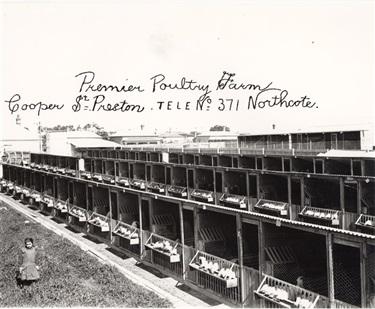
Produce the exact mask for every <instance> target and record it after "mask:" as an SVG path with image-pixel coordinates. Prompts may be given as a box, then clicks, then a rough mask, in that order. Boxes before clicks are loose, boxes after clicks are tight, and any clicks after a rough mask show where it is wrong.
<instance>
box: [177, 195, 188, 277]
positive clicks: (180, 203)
mask: <svg viewBox="0 0 375 309" xmlns="http://www.w3.org/2000/svg"><path fill="white" fill-rule="evenodd" d="M178 210H179V213H180V234H181V237H180V240H181V244H182V250H183V251H182V252H183V253H184V246H185V235H184V208H183V206H182V202H179V203H178ZM181 261H182V279H183V280H185V279H186V271H187V269H186V263H185V256H184V254H182V259H181Z"/></svg>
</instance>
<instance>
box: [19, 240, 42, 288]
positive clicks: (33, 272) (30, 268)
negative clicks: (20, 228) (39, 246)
mask: <svg viewBox="0 0 375 309" xmlns="http://www.w3.org/2000/svg"><path fill="white" fill-rule="evenodd" d="M21 251H22V258H23V260H22V265H21V267H20V269H19V276H18V284H19V285H20V287H21V288H22V287H23V286H24V285H30V284H31V283H33V282H34V281H36V280H38V279H39V272H38V269H39V267H38V266H36V264H35V261H36V249H35V247H34V241H33V239H32V238H26V239H25V248H22V249H21Z"/></svg>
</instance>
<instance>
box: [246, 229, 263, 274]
mask: <svg viewBox="0 0 375 309" xmlns="http://www.w3.org/2000/svg"><path fill="white" fill-rule="evenodd" d="M242 243H243V264H244V266H247V267H251V268H254V269H258V268H259V248H258V247H259V246H258V226H257V225H253V224H247V223H244V224H243V225H242Z"/></svg>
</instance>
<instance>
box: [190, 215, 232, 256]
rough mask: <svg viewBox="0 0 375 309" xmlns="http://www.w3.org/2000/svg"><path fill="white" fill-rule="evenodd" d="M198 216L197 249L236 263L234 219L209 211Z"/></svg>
mask: <svg viewBox="0 0 375 309" xmlns="http://www.w3.org/2000/svg"><path fill="white" fill-rule="evenodd" d="M200 215H201V217H200V222H201V224H200V228H199V230H198V244H197V247H198V249H199V250H201V251H205V252H207V253H209V254H213V255H216V256H218V257H221V258H224V259H226V260H235V261H236V262H237V261H238V249H237V231H236V218H235V217H234V216H233V217H232V216H231V217H229V216H228V215H223V214H219V213H215V212H211V211H206V212H203V213H201V214H200Z"/></svg>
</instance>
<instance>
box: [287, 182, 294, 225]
mask: <svg viewBox="0 0 375 309" xmlns="http://www.w3.org/2000/svg"><path fill="white" fill-rule="evenodd" d="M288 203H289V219H290V220H293V217H294V214H293V208H292V176H290V175H288Z"/></svg>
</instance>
